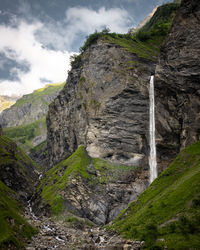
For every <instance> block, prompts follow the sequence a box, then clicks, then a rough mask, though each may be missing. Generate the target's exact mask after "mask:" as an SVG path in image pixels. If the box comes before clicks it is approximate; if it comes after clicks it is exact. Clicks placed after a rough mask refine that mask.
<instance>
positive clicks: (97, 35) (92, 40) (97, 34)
mask: <svg viewBox="0 0 200 250" xmlns="http://www.w3.org/2000/svg"><path fill="white" fill-rule="evenodd" d="M109 32H110V30H109V29H108V28H105V29H103V30H102V31H101V32H98V31H97V30H96V31H95V32H94V33H93V34H90V35H89V36H87V37H86V41H85V43H84V45H83V46H82V47H80V52H84V51H85V50H86V49H87V48H88V47H89V46H90V45H92V44H94V43H95V42H96V41H97V40H98V39H99V38H100V37H102V36H104V35H106V34H108V33H109Z"/></svg>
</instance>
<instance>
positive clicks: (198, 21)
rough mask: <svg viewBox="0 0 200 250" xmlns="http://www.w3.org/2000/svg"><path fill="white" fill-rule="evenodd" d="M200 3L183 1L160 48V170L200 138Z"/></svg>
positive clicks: (157, 91)
mask: <svg viewBox="0 0 200 250" xmlns="http://www.w3.org/2000/svg"><path fill="white" fill-rule="evenodd" d="M199 17H200V3H199V2H198V1H187V0H183V1H182V5H181V8H180V11H179V13H178V15H177V16H176V18H175V20H174V23H173V26H172V28H171V31H170V33H169V35H168V37H167V39H166V41H165V44H164V45H163V46H162V48H161V54H160V59H159V63H158V65H157V67H156V74H155V95H156V97H155V98H156V129H157V135H156V136H157V157H158V165H159V168H160V171H162V169H163V168H165V167H166V166H167V165H168V164H169V162H171V161H172V159H174V157H175V156H176V155H177V154H178V152H179V151H180V149H182V148H184V147H185V146H187V145H188V144H190V143H192V142H195V141H196V140H199V139H200V127H199V123H200V91H199V89H200V71H199V65H200V60H199V56H200V43H199V40H200V18H199Z"/></svg>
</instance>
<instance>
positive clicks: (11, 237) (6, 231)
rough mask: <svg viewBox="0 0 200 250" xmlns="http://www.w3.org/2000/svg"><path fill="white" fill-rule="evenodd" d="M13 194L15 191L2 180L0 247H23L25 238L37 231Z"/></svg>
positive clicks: (0, 189)
mask: <svg viewBox="0 0 200 250" xmlns="http://www.w3.org/2000/svg"><path fill="white" fill-rule="evenodd" d="M13 196H14V192H13V191H12V190H11V189H9V188H8V187H7V186H6V185H5V184H3V182H1V181H0V249H21V248H23V242H24V241H25V239H27V238H28V239H30V238H31V236H32V235H33V234H34V233H35V232H36V229H34V228H33V227H31V226H30V225H29V224H28V223H27V222H26V221H25V219H23V217H22V215H21V214H20V209H19V206H18V204H17V202H16V201H15V200H14V198H13ZM10 247H11V248H10Z"/></svg>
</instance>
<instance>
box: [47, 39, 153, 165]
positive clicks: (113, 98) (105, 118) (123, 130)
mask: <svg viewBox="0 0 200 250" xmlns="http://www.w3.org/2000/svg"><path fill="white" fill-rule="evenodd" d="M154 69H155V64H154V63H153V62H152V61H151V60H147V59H141V58H138V57H137V55H135V54H132V53H129V52H128V51H125V50H124V49H123V48H121V47H120V46H119V45H115V44H112V43H109V42H108V41H102V40H99V41H98V42H97V44H94V45H92V46H91V47H90V48H89V49H87V50H86V52H84V54H83V55H82V59H81V62H80V63H78V64H74V66H73V68H72V70H71V72H70V73H69V77H68V81H67V84H66V86H65V87H64V89H63V91H62V92H61V93H60V95H59V96H58V97H57V98H56V99H55V101H54V102H53V103H52V104H51V105H50V108H49V113H48V117H47V126H48V135H47V137H48V140H47V144H48V150H49V159H50V166H52V165H54V164H55V163H57V162H59V161H60V160H61V159H62V157H63V156H64V155H66V154H71V153H72V152H74V150H75V149H76V148H77V146H78V145H84V146H85V148H86V150H87V152H88V154H89V155H90V156H91V157H100V158H104V159H107V160H110V161H112V162H119V163H121V164H131V165H140V164H142V165H143V166H147V165H148V159H147V155H148V136H149V135H148V133H149V132H148V123H149V94H148V86H149V76H150V75H151V72H154Z"/></svg>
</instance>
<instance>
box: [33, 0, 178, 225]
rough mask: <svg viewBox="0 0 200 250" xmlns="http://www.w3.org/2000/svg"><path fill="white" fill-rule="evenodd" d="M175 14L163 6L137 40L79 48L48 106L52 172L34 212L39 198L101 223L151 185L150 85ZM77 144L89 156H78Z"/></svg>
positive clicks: (100, 40) (96, 37)
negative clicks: (80, 51)
mask: <svg viewBox="0 0 200 250" xmlns="http://www.w3.org/2000/svg"><path fill="white" fill-rule="evenodd" d="M166 9H167V11H166ZM176 9H177V6H176V5H174V4H172V5H170V4H168V5H166V6H164V7H160V8H158V9H157V11H156V13H155V17H154V19H153V21H151V23H148V27H144V28H145V29H144V32H141V33H140V37H137V35H136V36H131V35H118V34H115V33H111V34H108V33H105V32H103V31H102V32H100V33H97V32H96V33H94V34H92V35H91V36H90V37H89V38H88V40H87V41H86V43H85V44H84V46H83V47H82V48H81V50H82V53H81V54H80V55H79V56H77V57H76V58H75V61H73V62H72V70H71V71H70V72H69V75H68V80H67V83H66V85H65V86H64V88H63V90H62V91H61V92H60V94H59V95H58V97H57V98H56V99H55V100H54V101H53V102H52V103H51V104H50V106H49V112H48V116H47V147H48V153H49V166H50V167H52V168H51V169H50V170H49V171H48V172H47V173H46V175H45V176H44V179H43V180H42V184H41V186H40V189H39V192H38V194H37V197H36V200H37V201H36V204H35V205H34V208H35V212H36V213H40V212H41V211H42V210H43V208H44V207H47V206H46V205H45V204H41V200H40V199H39V201H38V198H39V197H40V196H41V197H42V199H43V201H45V203H47V204H48V206H49V207H50V211H51V212H53V213H58V214H59V213H67V212H69V211H71V212H72V213H73V214H75V215H77V216H80V217H86V218H88V219H90V220H91V221H93V222H95V223H96V224H104V223H107V222H109V221H111V220H113V219H114V218H115V217H116V216H117V215H118V214H119V212H120V210H121V209H123V208H125V207H126V206H127V205H128V204H129V202H130V201H131V200H134V199H135V198H136V197H137V196H138V195H139V194H140V193H141V192H142V191H143V190H144V189H145V188H146V187H147V186H148V183H149V182H148V179H149V166H148V156H149V81H150V76H151V74H153V73H154V71H155V66H156V62H157V59H158V56H159V48H160V45H161V43H162V41H163V40H164V39H165V36H166V34H167V31H168V30H167V29H166V27H170V25H171V22H172V18H173V16H174V11H175V10H176ZM163 27H164V31H163V30H162V29H163ZM161 31H162V32H161ZM147 33H148V34H147ZM143 35H144V36H143ZM146 35H148V38H149V39H147V36H146ZM80 146H81V148H82V150H83V149H84V150H85V151H84V152H85V153H84V154H82V156H80V155H78V156H77V154H78V153H77V152H79V149H80ZM74 152H75V153H74ZM69 156H70V157H69ZM81 157H82V158H81ZM72 159H73V161H72ZM85 159H86V160H85ZM62 160H63V161H62ZM96 162H98V163H100V166H99V165H98V164H96ZM56 163H58V164H57V165H56V166H54V165H55V164H56ZM53 166H54V167H53ZM119 166H120V171H119ZM133 170H134V171H133ZM119 172H120V174H119ZM102 179H103V181H102ZM52 183H53V187H52ZM38 208H39V209H38Z"/></svg>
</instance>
